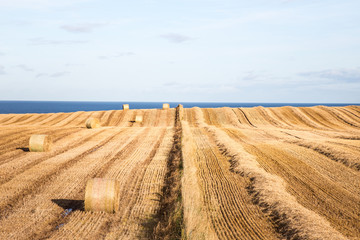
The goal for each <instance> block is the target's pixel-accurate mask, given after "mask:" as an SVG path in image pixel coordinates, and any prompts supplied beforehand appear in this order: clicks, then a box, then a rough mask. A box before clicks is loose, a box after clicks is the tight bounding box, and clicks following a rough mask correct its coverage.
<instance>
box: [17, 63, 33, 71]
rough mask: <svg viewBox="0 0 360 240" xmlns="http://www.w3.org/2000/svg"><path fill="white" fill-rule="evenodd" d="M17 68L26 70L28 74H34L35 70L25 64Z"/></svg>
mask: <svg viewBox="0 0 360 240" xmlns="http://www.w3.org/2000/svg"><path fill="white" fill-rule="evenodd" d="M15 67H17V68H20V69H22V70H24V71H26V72H33V71H34V69H32V68H30V67H28V66H26V65H25V64H19V65H16V66H15Z"/></svg>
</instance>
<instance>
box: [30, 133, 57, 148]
mask: <svg viewBox="0 0 360 240" xmlns="http://www.w3.org/2000/svg"><path fill="white" fill-rule="evenodd" d="M51 145H52V139H51V137H50V136H48V135H32V136H31V137H30V140H29V151H30V152H46V151H49V150H50V149H51Z"/></svg>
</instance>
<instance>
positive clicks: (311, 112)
mask: <svg viewBox="0 0 360 240" xmlns="http://www.w3.org/2000/svg"><path fill="white" fill-rule="evenodd" d="M298 109H299V110H300V111H301V112H302V113H304V114H305V115H306V116H307V117H308V118H309V119H311V120H312V121H313V122H315V123H316V124H318V125H321V126H323V127H324V128H326V129H339V125H336V124H334V123H335V122H337V121H336V119H334V117H333V116H331V115H330V114H327V113H325V112H324V111H321V110H320V109H319V108H318V107H299V108H298ZM340 127H342V126H340ZM340 129H341V128H340Z"/></svg>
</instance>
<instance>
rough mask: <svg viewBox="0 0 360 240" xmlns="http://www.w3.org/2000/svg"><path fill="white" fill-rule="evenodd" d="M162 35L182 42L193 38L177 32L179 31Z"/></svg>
mask: <svg viewBox="0 0 360 240" xmlns="http://www.w3.org/2000/svg"><path fill="white" fill-rule="evenodd" d="M160 37H162V38H165V39H167V40H169V41H170V42H173V43H182V42H186V41H189V40H192V39H193V38H191V37H188V36H185V35H181V34H177V33H168V34H164V35H161V36H160Z"/></svg>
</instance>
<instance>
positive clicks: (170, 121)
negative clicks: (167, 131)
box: [160, 109, 176, 127]
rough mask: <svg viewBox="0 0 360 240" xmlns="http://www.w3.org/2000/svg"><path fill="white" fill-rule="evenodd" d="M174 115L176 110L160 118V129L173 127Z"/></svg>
mask: <svg viewBox="0 0 360 240" xmlns="http://www.w3.org/2000/svg"><path fill="white" fill-rule="evenodd" d="M163 114H164V113H163ZM175 115H176V109H170V110H168V111H166V118H164V117H161V120H162V121H160V127H173V126H174V125H175ZM164 119H165V120H164Z"/></svg>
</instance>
